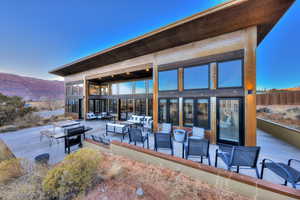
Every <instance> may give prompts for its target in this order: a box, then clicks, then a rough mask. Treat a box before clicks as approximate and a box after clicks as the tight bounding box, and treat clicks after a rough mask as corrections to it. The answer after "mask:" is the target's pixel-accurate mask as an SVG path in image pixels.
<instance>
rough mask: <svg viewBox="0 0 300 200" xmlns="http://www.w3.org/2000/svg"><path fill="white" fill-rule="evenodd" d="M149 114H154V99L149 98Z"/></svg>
mask: <svg viewBox="0 0 300 200" xmlns="http://www.w3.org/2000/svg"><path fill="white" fill-rule="evenodd" d="M148 116H153V99H152V98H148Z"/></svg>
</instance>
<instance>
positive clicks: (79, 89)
mask: <svg viewBox="0 0 300 200" xmlns="http://www.w3.org/2000/svg"><path fill="white" fill-rule="evenodd" d="M66 95H67V96H82V95H83V84H82V83H76V84H74V83H68V84H67V85H66Z"/></svg>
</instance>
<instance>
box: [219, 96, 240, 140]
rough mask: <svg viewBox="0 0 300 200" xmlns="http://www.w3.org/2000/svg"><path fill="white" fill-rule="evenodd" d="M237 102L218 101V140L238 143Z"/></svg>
mask: <svg viewBox="0 0 300 200" xmlns="http://www.w3.org/2000/svg"><path fill="white" fill-rule="evenodd" d="M239 112H240V111H239V100H232V99H230V100H224V99H222V100H220V101H219V121H220V122H219V139H221V140H225V141H231V142H239V130H240V125H239V122H240V121H239V120H240V119H239Z"/></svg>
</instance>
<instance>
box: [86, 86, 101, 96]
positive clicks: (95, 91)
mask: <svg viewBox="0 0 300 200" xmlns="http://www.w3.org/2000/svg"><path fill="white" fill-rule="evenodd" d="M89 94H90V95H100V86H99V85H94V84H90V85H89Z"/></svg>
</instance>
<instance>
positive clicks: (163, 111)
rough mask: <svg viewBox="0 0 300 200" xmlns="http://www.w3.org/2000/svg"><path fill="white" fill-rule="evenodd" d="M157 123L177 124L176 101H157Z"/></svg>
mask: <svg viewBox="0 0 300 200" xmlns="http://www.w3.org/2000/svg"><path fill="white" fill-rule="evenodd" d="M159 122H160V123H164V122H165V123H172V124H173V125H178V124H179V107H178V99H159Z"/></svg>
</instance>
